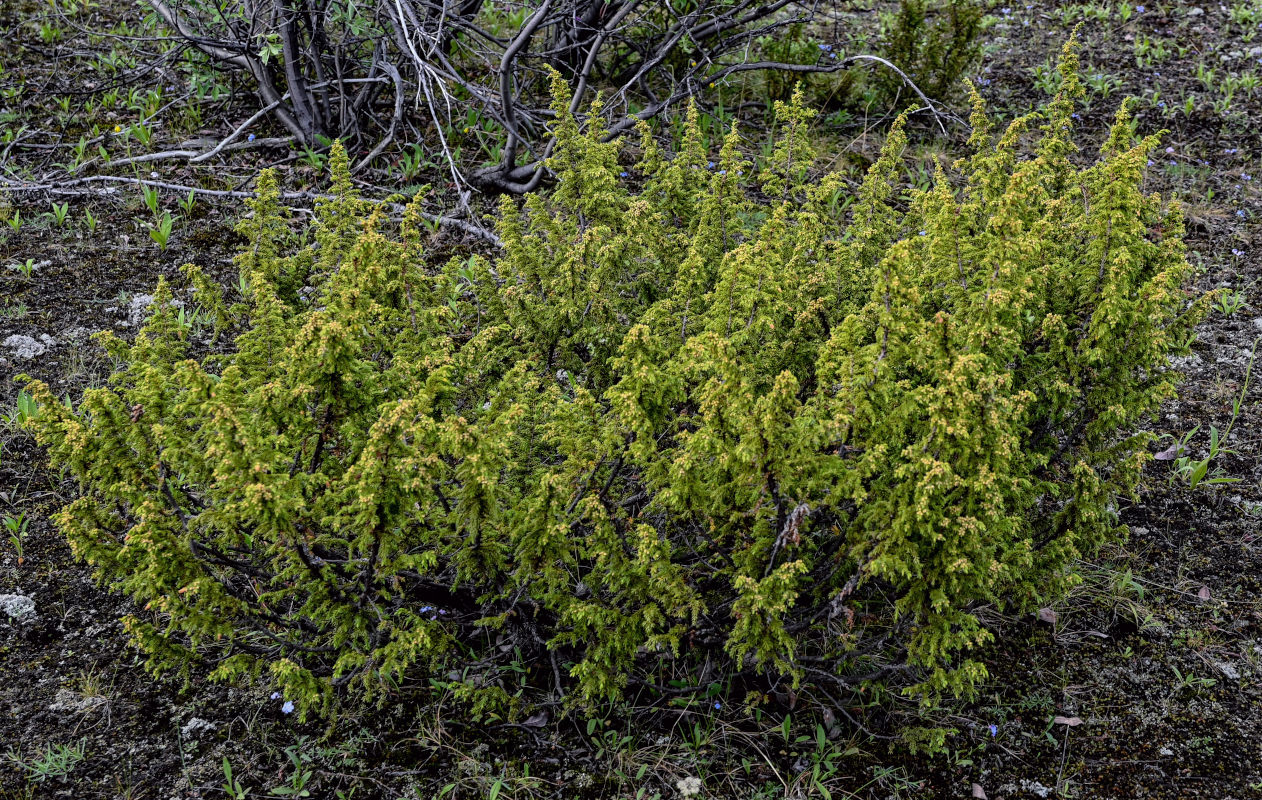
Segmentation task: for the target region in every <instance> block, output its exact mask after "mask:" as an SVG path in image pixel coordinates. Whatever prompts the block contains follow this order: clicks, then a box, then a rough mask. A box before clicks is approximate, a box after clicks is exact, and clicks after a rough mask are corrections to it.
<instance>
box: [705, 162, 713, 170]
mask: <svg viewBox="0 0 1262 800" xmlns="http://www.w3.org/2000/svg"><path fill="white" fill-rule="evenodd" d="M705 168H706V169H714V162H713V161H707V162H706V165H705Z"/></svg>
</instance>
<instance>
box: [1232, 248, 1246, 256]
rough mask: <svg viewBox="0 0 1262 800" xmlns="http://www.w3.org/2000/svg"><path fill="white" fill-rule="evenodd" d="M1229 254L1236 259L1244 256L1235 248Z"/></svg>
mask: <svg viewBox="0 0 1262 800" xmlns="http://www.w3.org/2000/svg"><path fill="white" fill-rule="evenodd" d="M1231 254H1232V255H1233V256H1235V257H1236V258H1240V257H1241V256H1242V255H1244V251H1243V250H1237V249H1236V248H1234V247H1233V248H1231Z"/></svg>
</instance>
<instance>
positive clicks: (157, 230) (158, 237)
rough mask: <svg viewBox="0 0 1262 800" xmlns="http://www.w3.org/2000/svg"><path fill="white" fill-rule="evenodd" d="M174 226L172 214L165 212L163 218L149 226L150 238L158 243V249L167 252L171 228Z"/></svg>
mask: <svg viewBox="0 0 1262 800" xmlns="http://www.w3.org/2000/svg"><path fill="white" fill-rule="evenodd" d="M174 224H175V220H174V219H173V218H172V217H171V212H170V211H163V212H162V218H161V219H159V220H158V221H157V222H156V223H154V224H153V225H150V226H149V238H150V239H153V240H154V241H155V242H157V243H158V247H160V248H162V249H163V250H165V249H166V246H167V241H168V240H169V239H170V238H171V226H172V225H174Z"/></svg>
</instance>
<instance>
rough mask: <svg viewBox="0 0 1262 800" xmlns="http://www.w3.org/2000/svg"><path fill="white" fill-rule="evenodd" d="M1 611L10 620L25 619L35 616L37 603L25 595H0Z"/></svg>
mask: <svg viewBox="0 0 1262 800" xmlns="http://www.w3.org/2000/svg"><path fill="white" fill-rule="evenodd" d="M0 611H3V612H4V613H5V614H7V615H8V616H9V618H10V619H23V618H25V617H27V616H28V615H30V616H33V615H34V614H35V601H34V600H32V599H31V598H29V597H27V596H26V595H24V594H0Z"/></svg>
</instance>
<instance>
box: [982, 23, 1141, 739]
mask: <svg viewBox="0 0 1262 800" xmlns="http://www.w3.org/2000/svg"><path fill="white" fill-rule="evenodd" d="M1141 8H1142V6H1141ZM988 727H989V728H990V737H991V738H992V739H993V738H994V737H996V736H998V735H999V726H998V725H995V724H994V723H991V724H990V725H989V726H988Z"/></svg>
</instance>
